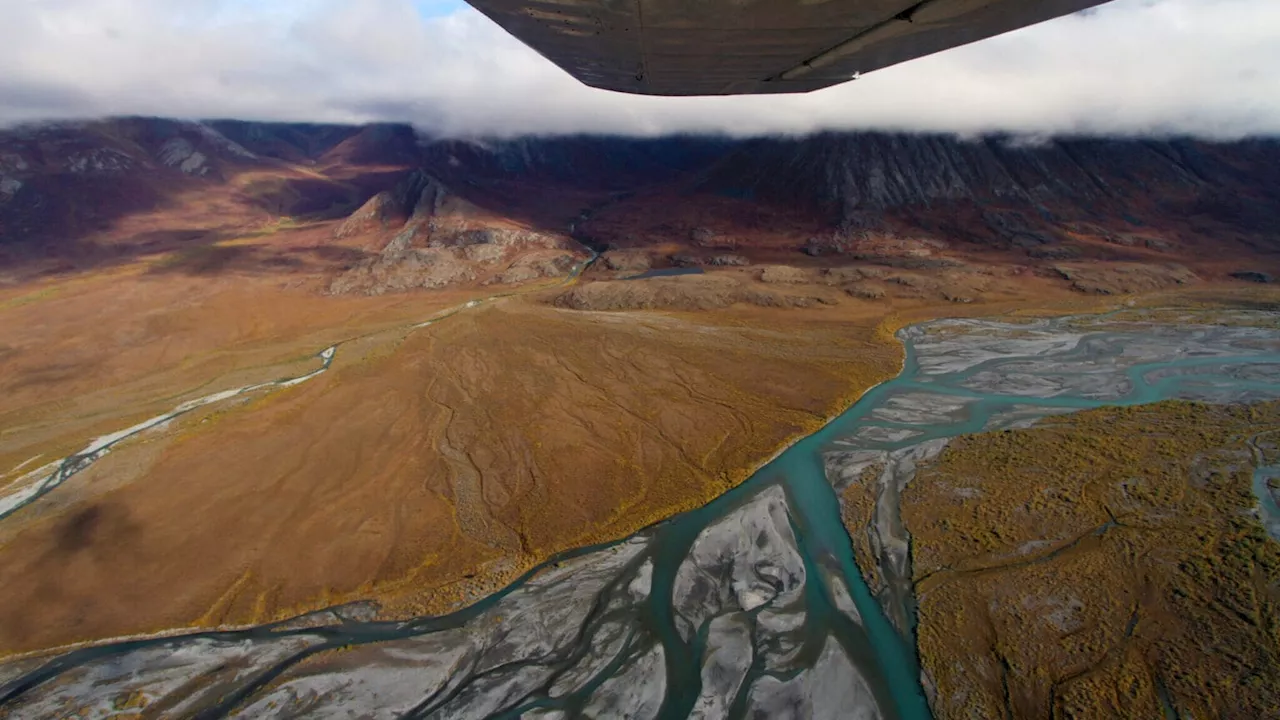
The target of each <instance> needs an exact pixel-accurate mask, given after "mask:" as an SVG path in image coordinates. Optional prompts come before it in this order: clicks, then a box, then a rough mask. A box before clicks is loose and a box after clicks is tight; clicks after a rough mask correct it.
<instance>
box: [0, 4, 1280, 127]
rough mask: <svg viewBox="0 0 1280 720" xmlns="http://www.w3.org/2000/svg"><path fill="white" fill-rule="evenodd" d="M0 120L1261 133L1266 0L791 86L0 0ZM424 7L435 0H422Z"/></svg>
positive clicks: (426, 24) (432, 21) (439, 30)
mask: <svg viewBox="0 0 1280 720" xmlns="http://www.w3.org/2000/svg"><path fill="white" fill-rule="evenodd" d="M5 4H6V5H7V7H6V8H5V10H4V13H3V14H4V15H5V22H4V23H0V124H12V123H17V122H24V121H35V120H43V119H49V118H82V117H100V116H104V115H124V114H131V115H160V116H171V117H189V118H198V117H219V118H221V117H228V118H242V119H257V120H286V121H315V122H369V121H394V122H411V123H414V124H415V125H417V126H418V127H420V128H422V129H423V130H425V131H427V132H429V133H432V134H439V135H451V136H479V135H496V136H510V135H521V134H559V133H579V132H591V133H618V134H627V135H659V134H666V133H674V132H714V133H727V134H731V135H755V134H767V133H783V134H791V133H795V134H799V133H808V132H812V131H816V130H826V129H894V130H917V131H941V132H953V133H959V134H976V133H983V132H1011V133H1017V134H1022V135H1031V136H1035V135H1050V134H1061V133H1091V134H1119V135H1135V134H1181V133H1186V134H1195V135H1201V136H1205V137H1214V138H1231V137H1239V136H1243V135H1257V134H1280V72H1277V71H1276V68H1280V2H1276V0H1116V2H1114V3H1112V4H1110V5H1105V6H1102V7H1099V8H1096V9H1095V10H1093V11H1090V12H1087V13H1082V14H1077V15H1073V16H1070V17H1066V18H1061V19H1058V20H1055V21H1052V22H1049V23H1045V24H1042V25H1039V26H1036V27H1032V28H1027V29H1024V30H1021V31H1018V32H1015V33H1011V34H1009V35H1005V36H1002V37H998V38H993V39H991V40H987V41H984V42H981V43H977V44H974V45H970V46H968V47H963V48H958V49H955V50H951V51H949V52H945V53H940V54H938V55H935V56H932V57H928V58H923V59H920V60H917V61H914V62H910V63H906V64H903V65H900V66H897V67H893V68H889V69H887V70H882V71H880V72H876V73H872V74H870V75H867V76H864V77H863V78H862V79H860V80H858V81H855V82H852V83H849V84H846V85H843V86H838V87H835V88H830V89H827V90H823V91H819V92H815V93H811V94H808V95H800V96H772V97H731V98H651V97H638V96H629V95H622V94H616V93H609V92H605V91H598V90H593V89H590V88H587V87H585V86H582V85H580V84H579V83H578V82H577V81H575V80H573V79H572V78H570V77H569V76H567V75H566V74H564V73H563V72H562V71H560V70H559V69H558V68H556V67H555V66H553V65H552V64H551V63H549V62H548V61H546V60H544V59H542V58H541V57H540V56H538V55H537V54H536V53H534V52H533V51H531V50H529V49H528V48H526V47H525V46H524V45H523V44H521V43H520V42H519V41H517V40H515V39H514V38H512V37H510V36H508V35H507V34H506V33H505V32H503V31H502V30H501V29H500V28H498V27H497V26H495V25H493V24H492V23H491V22H490V21H489V20H488V19H486V18H484V17H483V16H481V15H480V14H479V13H477V12H475V11H473V10H471V9H470V8H469V7H466V6H460V7H459V8H458V9H457V10H456V11H454V12H451V13H450V12H447V8H446V10H445V12H446V14H444V15H436V16H431V17H427V16H424V14H423V13H422V12H421V9H422V5H421V3H420V2H419V3H415V2H413V0H273V1H272V2H270V3H255V2H249V1H248V0H184V1H183V2H181V3H175V2H172V0H7V1H6V3H5ZM433 12H440V7H439V2H435V3H434V10H433Z"/></svg>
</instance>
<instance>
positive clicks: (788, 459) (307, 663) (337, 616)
mask: <svg viewBox="0 0 1280 720" xmlns="http://www.w3.org/2000/svg"><path fill="white" fill-rule="evenodd" d="M1222 317H1223V314H1222V313H1218V314H1217V315H1216V316H1215V317H1214V318H1213V320H1214V323H1220V322H1221V320H1222ZM1231 320H1232V322H1231V323H1229V324H1210V323H1209V322H1208V321H1207V320H1205V319H1203V318H1202V317H1201V316H1197V315H1195V314H1192V313H1188V314H1186V315H1185V316H1184V317H1182V318H1179V319H1177V320H1176V321H1175V322H1167V321H1166V322H1163V323H1155V322H1147V321H1142V320H1132V319H1130V320H1120V319H1116V318H1114V317H1112V316H1105V315H1104V316H1084V317H1073V318H1059V319H1053V320H1036V321H1026V322H1001V321H992V320H940V321H934V322H929V323H925V324H922V325H917V326H912V327H909V328H906V329H904V330H903V331H901V332H900V333H899V337H900V339H901V340H902V341H903V343H904V345H905V347H906V359H905V362H904V367H903V370H902V372H901V374H900V375H899V376H898V377H897V378H895V379H893V380H891V381H888V382H886V383H884V384H882V385H879V386H877V387H875V388H873V389H871V390H870V391H868V392H867V393H866V394H865V395H864V396H863V397H862V399H861V400H859V401H858V403H856V404H855V405H854V406H852V407H851V408H849V409H848V410H846V411H845V412H844V413H842V414H841V415H839V416H838V417H836V418H835V419H833V420H832V421H831V422H830V423H829V424H827V425H826V426H825V427H823V428H822V429H821V430H819V431H818V432H816V433H814V434H812V435H810V436H808V437H806V438H804V439H802V440H801V441H799V442H797V443H796V444H794V445H792V446H791V447H789V448H787V449H786V450H784V451H782V452H781V453H779V454H778V455H777V456H776V457H775V458H774V459H772V460H771V461H769V462H768V463H767V464H765V465H764V466H763V467H761V468H760V469H759V470H758V471H757V472H756V473H755V474H754V475H752V477H751V478H750V479H748V480H747V481H746V482H745V483H743V484H742V485H740V486H738V487H737V488H734V489H733V490H731V491H729V492H727V493H725V494H724V495H722V496H720V497H719V498H717V499H716V500H714V501H712V502H710V503H708V504H707V505H705V506H703V507H701V508H698V509H696V510H693V511H690V512H687V513H683V514H680V515H677V516H674V517H672V518H670V519H668V520H666V521H664V522H661V523H658V524H656V525H654V526H652V527H650V528H647V529H645V530H643V531H641V532H639V533H636V534H635V535H633V536H631V537H629V538H626V539H624V540H622V541H619V542H616V543H611V544H607V545H600V546H594V547H587V548H581V549H578V550H575V551H572V552H569V553H565V554H563V555H561V556H558V557H556V558H553V559H552V560H551V561H549V562H547V563H545V564H544V565H542V566H540V567H538V568H536V569H534V570H532V571H530V572H529V573H527V574H526V575H524V576H523V577H521V578H520V579H518V580H517V581H516V582H514V583H513V584H511V585H510V586H508V587H507V588H506V589H504V590H502V591H501V592H499V593H496V594H494V595H492V596H490V597H488V598H486V599H484V600H483V601H481V602H478V603H476V604H475V605H472V606H471V607H468V608H466V609H464V610H461V611H459V612H457V613H453V614H451V615H447V616H442V617H420V618H414V619H410V620H406V621H399V622H391V621H376V620H371V619H370V618H372V617H373V616H374V614H375V612H376V608H375V607H373V606H372V604H369V603H356V604H353V605H349V606H343V607H338V608H332V609H329V610H325V611H321V612H317V613H313V614H311V615H307V616H303V617H300V618H296V619H294V620H291V621H287V622H283V623H276V624H271V625H264V626H260V627H255V628H249V629H244V630H234V631H216V632H194V633H189V634H185V635H180V636H171V637H153V638H142V639H132V640H121V641H115V642H107V643H104V644H101V645H98V646H94V647H87V648H83V649H78V650H73V651H70V652H66V653H63V654H61V655H57V656H54V657H44V658H28V659H20V660H15V661H11V662H9V663H8V664H5V665H0V715H3V714H5V713H6V712H8V713H11V714H12V715H13V716H14V717H24V718H25V717H63V716H66V715H67V714H69V713H70V712H72V711H77V712H80V713H82V716H86V717H110V716H112V715H113V714H118V713H124V712H132V711H136V710H137V709H139V708H141V707H146V709H147V712H148V713H149V714H154V715H156V716H184V717H185V716H192V717H199V718H218V717H245V718H249V717H263V716H278V717H298V716H307V717H313V716H314V717H356V716H358V717H377V718H382V717H386V718H392V717H408V718H450V719H452V718H483V717H495V718H516V717H523V718H561V717H579V716H586V717H601V718H605V717H607V718H614V717H627V718H685V717H693V718H720V717H768V718H775V717H784V718H785V717H792V718H836V717H840V718H925V717H928V716H929V708H928V703H927V700H926V691H925V688H924V684H923V683H922V680H921V675H920V671H919V668H918V665H917V661H916V655H915V649H914V648H915V642H914V626H913V623H914V616H915V610H914V598H913V597H912V592H911V585H910V578H911V569H910V537H909V535H908V533H907V531H906V529H905V528H904V527H903V523H902V521H901V517H900V515H899V512H898V501H899V497H900V494H901V490H902V488H903V487H905V485H906V483H907V482H909V481H910V480H911V478H912V477H913V476H914V472H915V467H916V465H917V464H919V463H921V462H925V461H927V460H929V459H930V458H932V457H934V456H936V454H937V453H938V452H940V451H941V450H942V448H943V447H945V445H946V442H947V440H948V439H949V438H952V437H955V436H957V435H961V434H966V433H973V432H981V431H989V430H993V429H1000V428H1009V427H1018V426H1025V425H1028V424H1030V423H1033V422H1034V421H1036V420H1037V419H1039V418H1041V417H1045V416H1046V415H1051V414H1060V413H1066V412H1073V411H1076V410H1080V409H1086V408H1094V407H1100V406H1105V405H1131V404H1139V403H1150V402H1156V401H1160V400H1164V399H1170V398H1184V399H1196V400H1203V401H1209V402H1233V403H1234V402H1253V401H1259V400H1263V399H1275V398H1280V330H1275V329H1272V328H1269V327H1265V325H1266V324H1268V323H1269V322H1270V320H1271V318H1270V317H1269V316H1267V315H1265V314H1263V313H1247V312H1238V313H1234V314H1233V316H1232V318H1231ZM859 482H868V483H875V486H874V490H875V495H876V505H875V510H874V520H873V522H872V523H871V525H870V526H869V527H867V528H865V529H862V530H860V532H866V533H868V535H869V538H870V540H871V546H872V548H873V550H874V552H875V554H876V556H877V557H876V560H877V563H878V565H879V569H880V575H881V576H882V578H883V581H882V582H880V583H878V586H877V587H870V586H869V585H868V584H867V582H866V581H864V578H863V576H862V574H861V573H860V571H859V569H858V566H857V563H856V562H855V558H854V554H853V550H852V545H851V543H850V537H849V533H848V531H846V529H845V527H844V525H843V524H842V521H841V516H840V502H839V493H840V492H842V491H843V490H844V489H845V488H847V487H848V486H849V485H850V484H851V483H859ZM1256 484H1257V483H1255V485H1256ZM1263 485H1264V489H1265V483H1263ZM1267 497H1268V498H1269V499H1271V506H1270V507H1267V506H1266V503H1265V501H1263V497H1262V495H1260V496H1259V499H1260V502H1261V504H1262V506H1263V507H1262V508H1261V509H1260V512H1265V513H1270V512H1271V511H1272V510H1273V509H1274V507H1275V504H1274V499H1273V498H1270V495H1268V496H1267ZM130 708H132V709H133V710H130Z"/></svg>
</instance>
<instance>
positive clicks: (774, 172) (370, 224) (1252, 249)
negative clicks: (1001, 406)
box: [0, 118, 1280, 296]
mask: <svg viewBox="0 0 1280 720" xmlns="http://www.w3.org/2000/svg"><path fill="white" fill-rule="evenodd" d="M1277 228H1280V141H1276V140H1268V139H1257V140H1246V141H1240V142H1234V143H1209V142H1202V141H1197V140H1191V139H1169V140H1108V139H1087V138H1073V139H1062V140H1043V141H1038V142H1034V143H1030V142H1026V141H1019V140H1018V139H1014V138H994V137H993V138H979V139H959V138H953V137H944V136H913V135H900V134H884V133H844V134H825V135H817V136H813V137H809V138H803V139H781V138H772V139H757V140H743V141H733V140H726V139H710V138H692V137H679V138H666V139H657V140H631V139H621V138H605V137H569V138H525V139H517V140H509V141H501V142H496V141H495V142H479V141H458V140H438V139H431V138H425V137H421V136H419V135H417V134H415V133H414V131H413V130H412V129H410V128H408V127H403V126H394V125H375V126H368V127H341V126H324V125H273V124H260V123H243V122H232V121H218V122H211V123H193V122H177V121H167V120H155V119H136V118H135V119H122V120H112V121H104V122H99V123H79V124H55V125H46V126H36V127H25V128H18V129H13V130H7V131H4V132H2V133H0V262H2V263H3V264H4V265H5V266H6V267H7V268H9V269H11V270H12V268H15V267H36V268H39V269H41V270H44V271H47V270H48V269H50V268H51V267H52V268H55V269H56V268H58V267H64V268H65V267H66V266H71V267H81V266H84V265H86V264H94V263H99V262H104V261H109V260H110V259H111V258H116V257H121V256H135V255H138V254H147V253H159V252H170V251H176V252H179V253H185V254H195V255H196V256H197V261H196V262H194V264H193V265H194V268H195V269H196V270H197V271H204V270H207V269H208V268H213V269H222V268H226V267H231V268H237V267H239V268H242V269H255V270H259V271H267V272H285V271H293V272H297V271H300V270H301V271H306V272H311V273H312V274H313V275H317V276H323V280H322V281H319V280H318V281H317V283H318V286H322V287H323V288H324V289H326V290H327V291H331V292H354V293H383V292H396V291H404V290H410V289H422V288H427V289H430V288H439V287H446V286H460V285H463V286H464V285H471V284H479V283H519V282H525V281H529V280H533V279H537V278H541V277H547V276H554V275H558V274H562V273H564V272H565V271H566V270H567V268H569V267H570V266H572V265H573V264H574V263H575V262H578V261H580V260H582V259H584V258H585V257H587V251H586V250H585V249H584V248H583V247H582V245H586V246H588V247H590V248H592V249H595V250H598V251H601V252H609V251H614V252H613V254H612V256H611V257H608V258H606V261H607V262H606V263H604V264H602V265H601V266H600V267H599V269H598V270H597V271H596V272H597V273H603V274H605V275H604V276H605V277H608V273H610V272H612V273H613V274H614V275H621V276H625V275H628V274H634V273H635V272H636V270H637V269H647V268H651V267H652V268H665V267H679V266H707V267H709V268H717V267H736V268H741V267H742V266H746V265H752V264H757V263H762V262H763V263H774V264H777V263H782V264H787V265H798V266H806V265H821V266H830V265H847V264H850V263H854V264H857V263H862V264H866V263H871V264H874V265H878V266H881V267H890V268H894V269H896V270H897V271H899V272H898V275H901V274H902V273H903V272H905V273H915V274H917V275H918V274H924V275H928V276H937V275H938V274H939V273H941V272H943V271H945V270H954V269H956V268H960V267H967V268H971V269H972V268H991V267H998V268H1003V269H1005V270H1011V269H1012V270H1016V272H1031V273H1038V274H1041V275H1045V276H1048V277H1052V278H1055V279H1056V280H1057V281H1059V282H1062V283H1065V284H1067V285H1070V286H1073V287H1076V288H1077V289H1079V290H1081V291H1085V292H1126V291H1131V290H1135V289H1147V288H1148V287H1150V286H1160V285H1164V284H1176V283H1181V282H1186V281H1190V280H1191V279H1192V278H1195V277H1208V278H1226V277H1229V276H1230V275H1232V274H1233V273H1237V274H1241V275H1240V276H1241V277H1242V278H1245V279H1248V280H1266V279H1268V278H1269V277H1270V275H1271V274H1272V269H1273V265H1275V264H1276V262H1275V255H1274V253H1275V251H1276V249H1277V240H1280V238H1278V237H1277V233H1278V232H1280V231H1278V230H1277ZM264 229H265V230H264ZM280 229H286V230H289V231H290V232H289V233H286V234H285V236H284V237H287V241H286V240H283V239H282V240H279V241H276V240H275V239H273V240H272V241H270V242H267V241H259V242H252V243H250V242H247V241H246V240H245V237H246V235H248V236H257V237H259V238H261V236H263V235H264V234H271V235H275V234H276V233H277V231H278V230H280ZM267 231H269V233H268V232H267ZM575 240H576V241H578V242H574V241H575ZM229 243H230V244H231V245H232V246H239V247H241V249H240V250H235V251H232V250H229V249H228V244H229ZM246 247H248V248H249V249H244V248H246ZM210 258H212V260H210ZM814 258H817V260H814ZM33 263H34V264H33ZM1259 268H1261V270H1260V269H1259ZM1247 273H1252V274H1247ZM911 282H913V281H912V280H911V279H910V278H908V282H907V283H906V284H904V285H901V287H908V288H909V287H910V284H911ZM893 290H894V288H893V287H888V288H886V287H883V286H881V285H876V284H875V283H872V286H860V287H859V288H857V289H854V293H855V294H856V295H860V296H865V295H876V294H884V293H886V292H890V291H893Z"/></svg>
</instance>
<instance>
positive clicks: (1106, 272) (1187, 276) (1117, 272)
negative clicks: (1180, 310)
mask: <svg viewBox="0 0 1280 720" xmlns="http://www.w3.org/2000/svg"><path fill="white" fill-rule="evenodd" d="M1053 270H1054V272H1056V273H1058V274H1059V275H1061V276H1062V277H1063V278H1064V279H1066V280H1069V281H1071V286H1072V288H1073V289H1075V290H1079V291H1080V292H1084V293H1091V294H1095V295H1125V294H1129V293H1135V292H1146V291H1150V290H1160V289H1163V288H1167V287H1173V286H1175V285H1187V284H1190V283H1193V282H1195V281H1196V280H1198V278H1197V277H1196V275H1195V273H1193V272H1191V271H1190V270H1188V269H1187V268H1185V267H1183V266H1181V265H1176V264H1167V265H1157V264H1144V263H1109V264H1107V265H1061V264H1060V265H1054V266H1053Z"/></svg>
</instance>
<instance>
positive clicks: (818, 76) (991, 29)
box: [467, 0, 1106, 95]
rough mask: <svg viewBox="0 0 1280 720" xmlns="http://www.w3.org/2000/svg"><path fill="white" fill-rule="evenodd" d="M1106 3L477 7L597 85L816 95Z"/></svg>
mask: <svg viewBox="0 0 1280 720" xmlns="http://www.w3.org/2000/svg"><path fill="white" fill-rule="evenodd" d="M1105 1H1106V0H924V1H923V2H920V1H918V0H467V2H469V3H471V5H473V6H475V8H476V9H477V10H479V11H480V12H482V13H484V14H485V15H487V16H489V17H490V18H491V19H492V20H493V21H494V22H496V23H498V25H500V26H502V27H503V28H504V29H506V30H507V32H509V33H511V34H512V35H515V36H516V37H517V38H519V39H520V40H522V41H524V42H525V44H527V45H529V47H532V48H533V49H534V50H536V51H538V52H539V53H541V54H542V55H544V56H546V57H547V58H548V59H550V60H551V61H552V62H554V63H555V64H556V65H559V66H560V67H562V68H564V69H565V70H566V71H568V72H569V74H570V75H573V76H574V77H576V78H578V79H579V80H581V81H582V82H584V83H586V84H587V85H590V86H592V87H598V88H604V89H607V90H617V91H620V92H628V93H639V94H644V95H740V94H751V93H792V92H808V91H810V90H817V89H819V88H824V87H827V86H829V85H836V84H838V83H842V82H845V81H847V80H851V79H853V78H854V77H855V76H857V75H859V74H862V73H867V72H871V71H872V70H878V69H880V68H883V67H888V66H890V65H894V64H897V63H900V62H903V61H906V60H911V59H913V58H918V57H921V56H924V55H929V54H931V53H935V52H938V51H940V50H946V49H947V48H952V47H956V46H957V45H965V44H967V43H971V42H974V41H976V40H982V39H983V38H988V37H991V36H993V35H999V34H1000V33H1004V32H1008V31H1010V30H1014V29H1017V28H1020V27H1024V26H1026V25H1032V24H1034V23H1038V22H1041V21H1044V20H1048V19H1050V18H1055V17H1058V16H1060V15H1066V14H1068V13H1072V12H1075V11H1077V10H1082V9H1084V8H1088V7H1092V6H1094V5H1101V4H1102V3H1103V2H1105Z"/></svg>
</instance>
